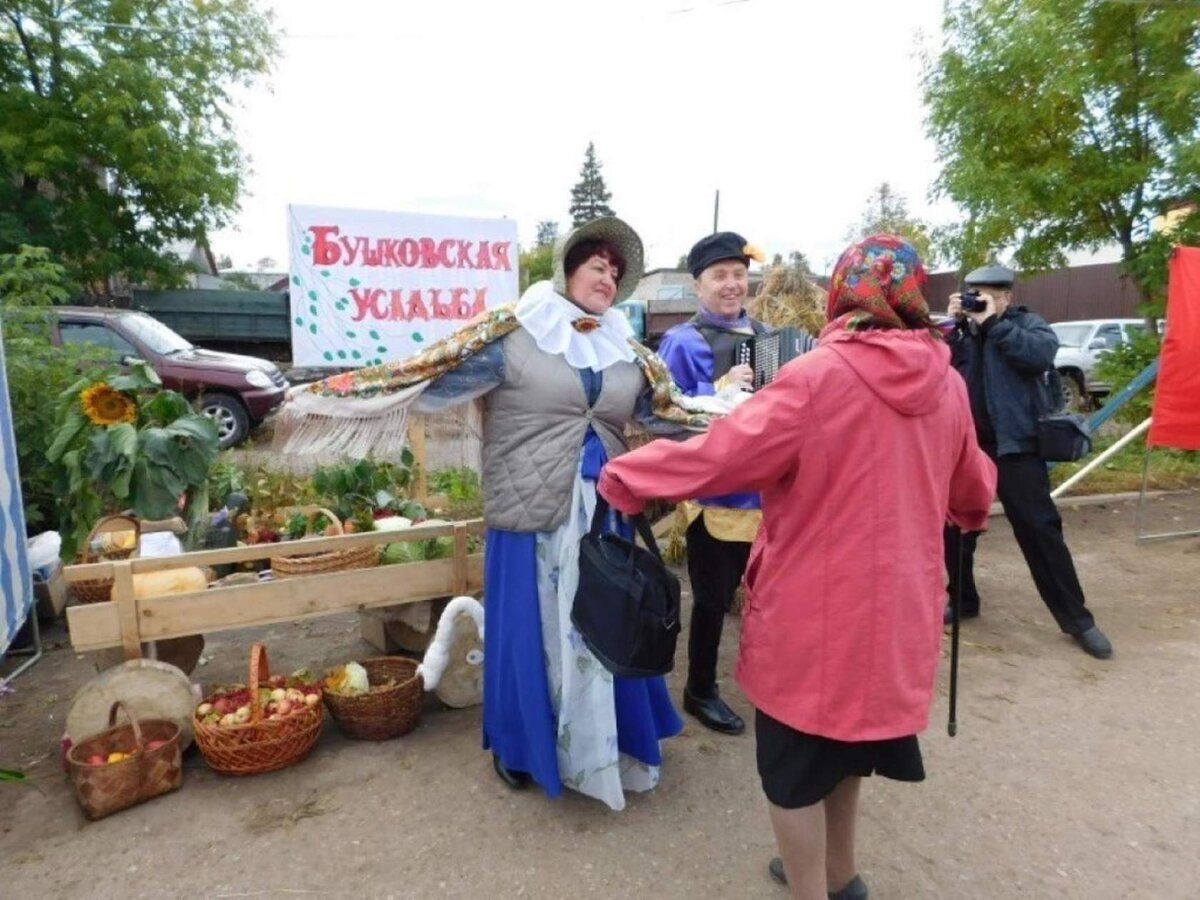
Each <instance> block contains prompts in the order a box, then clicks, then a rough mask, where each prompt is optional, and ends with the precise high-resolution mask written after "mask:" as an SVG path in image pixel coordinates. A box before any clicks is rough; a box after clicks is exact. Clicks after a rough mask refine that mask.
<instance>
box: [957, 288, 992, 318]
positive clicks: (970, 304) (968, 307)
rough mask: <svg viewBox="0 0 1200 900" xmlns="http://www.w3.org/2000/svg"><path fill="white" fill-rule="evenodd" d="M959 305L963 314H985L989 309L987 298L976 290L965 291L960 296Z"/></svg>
mask: <svg viewBox="0 0 1200 900" xmlns="http://www.w3.org/2000/svg"><path fill="white" fill-rule="evenodd" d="M958 305H959V306H960V307H962V311H963V312H968V313H972V312H983V311H984V310H985V309H987V297H985V296H983V295H982V294H981V293H980V292H979V291H976V290H970V289H968V290H965V291H963V292H962V293H961V294H959V295H958Z"/></svg>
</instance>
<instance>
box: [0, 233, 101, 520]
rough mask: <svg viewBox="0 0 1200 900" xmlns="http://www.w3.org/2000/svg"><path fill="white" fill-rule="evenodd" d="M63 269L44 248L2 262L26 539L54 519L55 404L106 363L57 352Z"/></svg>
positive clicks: (87, 354) (96, 355)
mask: <svg viewBox="0 0 1200 900" xmlns="http://www.w3.org/2000/svg"><path fill="white" fill-rule="evenodd" d="M69 288H70V286H69V283H68V281H67V277H66V271H65V269H64V268H63V267H62V266H61V265H59V264H58V263H57V262H55V261H54V259H53V258H52V257H51V255H50V253H49V251H48V250H46V248H44V247H28V246H23V247H21V249H20V252H18V253H6V254H0V317H2V318H3V324H4V358H5V363H6V366H5V368H6V371H7V373H8V395H9V404H10V407H11V409H12V418H13V435H14V437H15V439H16V445H17V469H18V471H19V472H20V475H21V498H22V500H23V502H24V506H25V522H26V525H27V526H28V527H29V529H30V532H31V533H36V532H38V531H42V530H44V529H45V528H52V527H54V525H55V524H56V523H57V522H58V518H59V502H60V499H59V494H58V491H57V489H56V486H55V483H54V472H53V471H52V469H51V468H50V467H49V466H47V465H46V451H47V450H48V449H49V447H50V444H51V442H52V440H53V437H54V417H53V415H52V412H51V409H50V407H51V404H52V402H53V398H54V397H57V396H58V395H59V394H60V393H61V392H62V391H63V390H65V389H66V388H67V387H68V386H69V385H71V384H73V383H74V382H75V381H76V380H77V379H78V378H79V377H80V375H81V373H89V372H90V373H96V372H99V371H101V370H102V369H103V367H104V366H105V365H106V360H105V359H104V358H103V356H102V351H100V350H99V349H98V348H96V347H95V345H92V344H69V345H67V346H64V347H55V346H54V345H53V344H52V343H51V340H50V334H51V331H50V329H51V325H52V318H51V316H52V314H50V313H49V312H48V310H47V308H48V307H50V306H52V305H54V304H56V303H61V302H62V301H64V300H66V299H67V298H68V297H69V296H70V289H69Z"/></svg>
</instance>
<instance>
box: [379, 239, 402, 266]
mask: <svg viewBox="0 0 1200 900" xmlns="http://www.w3.org/2000/svg"><path fill="white" fill-rule="evenodd" d="M379 249H380V256H381V257H382V259H381V260H380V263H379V264H380V265H383V266H389V267H391V268H395V267H396V266H399V265H400V260H398V259H397V258H396V242H395V241H394V240H392V239H391V238H382V239H381V240H380V241H379Z"/></svg>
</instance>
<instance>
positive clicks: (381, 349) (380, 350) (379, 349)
mask: <svg viewBox="0 0 1200 900" xmlns="http://www.w3.org/2000/svg"><path fill="white" fill-rule="evenodd" d="M375 352H376V353H387V347H385V346H383V344H380V345H379V346H378V347H376V348H375Z"/></svg>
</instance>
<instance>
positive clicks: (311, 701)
mask: <svg viewBox="0 0 1200 900" xmlns="http://www.w3.org/2000/svg"><path fill="white" fill-rule="evenodd" d="M320 702H321V695H320V694H305V695H304V705H305V706H307V707H308V708H309V709H312V708H313V707H314V706H316V705H317V704H318V703H320Z"/></svg>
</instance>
